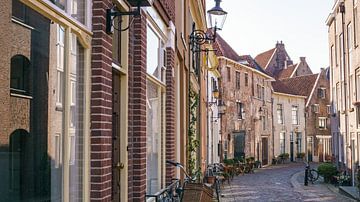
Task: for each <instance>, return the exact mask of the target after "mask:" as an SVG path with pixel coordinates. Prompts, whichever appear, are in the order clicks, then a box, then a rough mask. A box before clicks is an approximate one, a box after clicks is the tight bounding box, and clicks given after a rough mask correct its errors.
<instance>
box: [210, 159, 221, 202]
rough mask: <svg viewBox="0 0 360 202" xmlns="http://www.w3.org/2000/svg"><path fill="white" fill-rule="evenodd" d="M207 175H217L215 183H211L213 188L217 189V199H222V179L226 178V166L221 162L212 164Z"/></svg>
mask: <svg viewBox="0 0 360 202" xmlns="http://www.w3.org/2000/svg"><path fill="white" fill-rule="evenodd" d="M206 173H207V176H208V177H209V176H213V177H215V180H214V183H212V184H211V188H213V189H214V190H215V194H216V200H217V201H220V180H223V179H224V176H223V174H224V167H223V166H222V165H221V164H219V163H214V164H210V165H208V167H207V171H206Z"/></svg>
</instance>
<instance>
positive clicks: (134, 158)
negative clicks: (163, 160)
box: [128, 13, 146, 201]
mask: <svg viewBox="0 0 360 202" xmlns="http://www.w3.org/2000/svg"><path fill="white" fill-rule="evenodd" d="M129 37H130V40H129V44H130V48H129V120H128V124H129V146H128V150H129V185H128V187H129V193H128V197H129V201H145V192H146V17H145V14H144V13H142V14H141V16H139V17H135V19H134V22H133V25H132V27H131V28H130V36H129Z"/></svg>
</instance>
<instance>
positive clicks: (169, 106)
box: [166, 48, 176, 184]
mask: <svg viewBox="0 0 360 202" xmlns="http://www.w3.org/2000/svg"><path fill="white" fill-rule="evenodd" d="M166 54H167V57H166V59H167V61H166V63H167V64H166V159H171V160H174V159H175V147H176V145H175V87H174V85H175V84H174V83H175V81H174V67H175V52H174V50H173V49H171V48H167V50H166ZM174 176H175V169H174V166H171V165H166V184H169V182H171V179H173V178H174Z"/></svg>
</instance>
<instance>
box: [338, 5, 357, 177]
mask: <svg viewBox="0 0 360 202" xmlns="http://www.w3.org/2000/svg"><path fill="white" fill-rule="evenodd" d="M339 9H340V12H341V21H342V22H341V24H342V34H343V37H342V47H340V48H342V53H341V54H342V57H343V61H342V66H343V74H344V75H343V76H344V88H343V92H344V96H343V97H344V107H345V137H346V140H347V142H346V143H345V152H346V159H345V162H347V159H348V157H349V152H348V148H347V147H348V146H347V145H348V138H350V137H349V136H348V132H349V128H348V110H347V107H348V106H347V93H346V89H347V82H346V71H345V70H346V68H345V66H346V62H345V58H346V57H345V56H346V52H345V20H344V18H345V5H344V3H342V4H341V5H340V7H339ZM350 166H351V167H350V168H351V170H352V167H353V166H352V158H350ZM352 178H353V177H352ZM352 183H354V181H353V182H352Z"/></svg>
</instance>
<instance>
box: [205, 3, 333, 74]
mask: <svg viewBox="0 0 360 202" xmlns="http://www.w3.org/2000/svg"><path fill="white" fill-rule="evenodd" d="M333 4H334V1H333V0H222V3H221V7H222V8H223V9H224V10H226V11H227V12H228V16H227V19H226V22H225V25H224V28H223V30H222V31H220V32H219V33H220V35H221V36H222V37H223V38H224V39H225V40H226V41H227V42H228V43H229V44H230V45H231V46H232V47H233V48H234V49H235V51H237V52H238V53H239V54H240V55H245V54H250V55H251V56H253V57H255V56H256V55H257V54H259V53H261V52H264V51H266V50H269V49H271V48H274V47H275V44H276V42H277V41H283V43H285V48H286V50H287V51H288V53H289V55H290V57H291V59H292V60H293V61H294V63H297V62H298V61H299V57H302V56H305V57H306V59H307V62H308V63H309V65H310V67H311V69H312V70H313V72H314V73H316V72H318V71H319V69H320V68H322V67H327V66H329V56H328V32H327V26H326V24H325V20H326V18H327V17H328V14H329V13H330V12H331V9H332V6H333ZM213 6H214V0H207V7H208V8H209V7H213Z"/></svg>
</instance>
